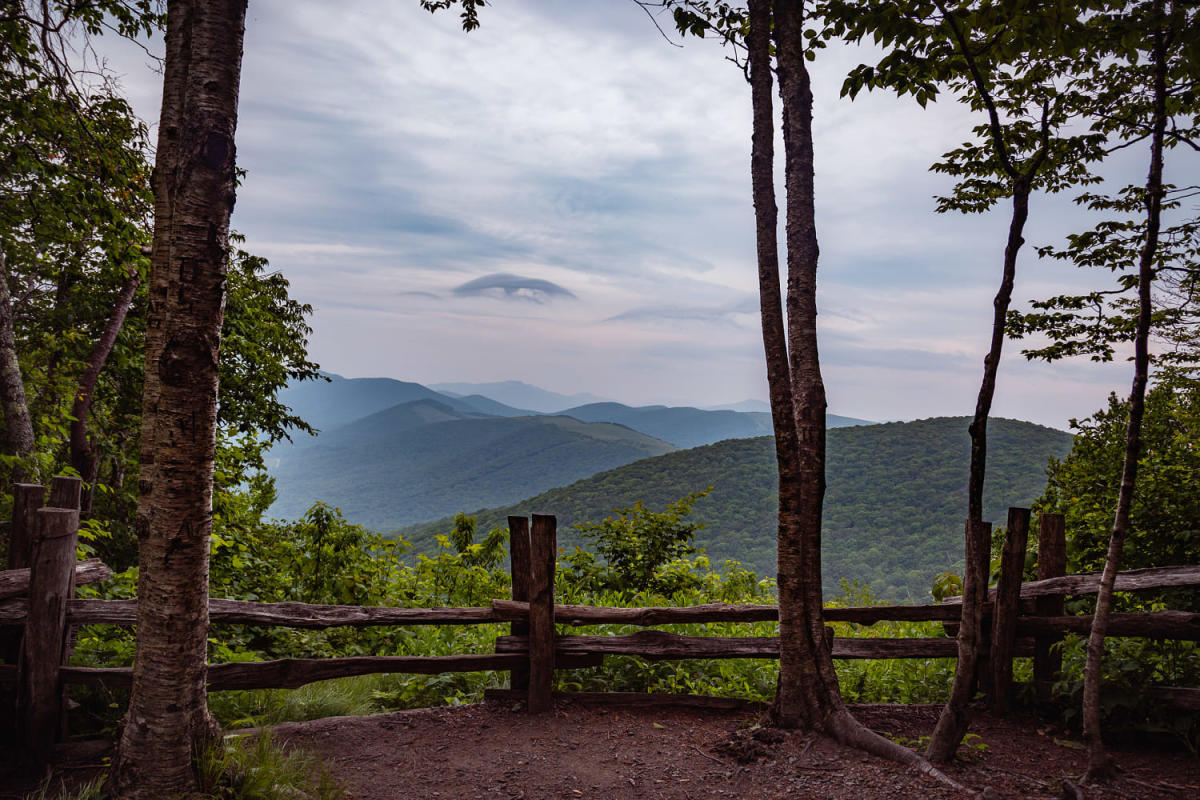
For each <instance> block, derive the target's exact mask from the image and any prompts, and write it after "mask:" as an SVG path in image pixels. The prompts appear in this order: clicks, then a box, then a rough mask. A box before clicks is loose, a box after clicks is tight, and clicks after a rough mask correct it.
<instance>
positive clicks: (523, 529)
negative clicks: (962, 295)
mask: <svg viewBox="0 0 1200 800" xmlns="http://www.w3.org/2000/svg"><path fill="white" fill-rule="evenodd" d="M508 556H509V562H510V564H511V574H512V599H513V600H518V601H523V602H526V603H528V602H529V600H530V597H529V583H530V577H531V575H530V562H529V520H528V519H527V518H526V517H509V518H508ZM510 632H511V634H512V635H513V636H528V635H529V620H528V618H527V619H526V620H525V621H524V622H514V623H512V630H511V631H510ZM509 675H510V677H509V682H508V685H509V688H511V689H516V690H517V691H528V690H529V667H528V666H527V665H522V666H520V667H513V669H512V671H511V672H510V673H509Z"/></svg>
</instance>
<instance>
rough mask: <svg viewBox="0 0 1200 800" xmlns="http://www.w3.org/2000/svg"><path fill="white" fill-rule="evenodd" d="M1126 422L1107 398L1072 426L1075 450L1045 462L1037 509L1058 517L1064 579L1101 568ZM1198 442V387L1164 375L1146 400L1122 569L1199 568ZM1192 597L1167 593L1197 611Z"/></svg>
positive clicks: (1120, 403)
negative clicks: (1063, 530)
mask: <svg viewBox="0 0 1200 800" xmlns="http://www.w3.org/2000/svg"><path fill="white" fill-rule="evenodd" d="M1127 417H1128V402H1127V401H1125V400H1119V399H1117V397H1116V395H1110V396H1109V400H1108V406H1107V407H1106V408H1103V409H1101V410H1100V411H1097V412H1096V413H1095V414H1093V415H1092V416H1091V417H1089V418H1087V419H1085V420H1082V421H1075V422H1072V427H1073V428H1074V430H1075V431H1076V437H1075V446H1074V447H1073V448H1072V450H1071V453H1070V455H1068V456H1067V457H1066V458H1065V459H1063V460H1061V461H1058V460H1054V461H1051V464H1050V469H1049V470H1048V475H1049V482H1048V484H1047V486H1046V491H1045V494H1044V495H1043V496H1042V497H1041V498H1040V499H1039V500H1038V503H1037V507H1038V508H1039V509H1041V510H1044V511H1053V512H1057V513H1060V514H1063V515H1064V516H1065V517H1066V523H1067V542H1068V549H1067V556H1068V571H1070V572H1094V571H1098V570H1100V569H1102V568H1103V566H1104V558H1105V553H1106V551H1107V548H1108V537H1109V532H1110V531H1111V529H1112V520H1113V510H1114V507H1115V502H1116V501H1115V499H1114V498H1116V496H1117V487H1118V485H1119V483H1120V480H1121V460H1122V457H1123V455H1124V448H1125V420H1126V418H1127ZM1198 440H1200V382H1198V381H1196V380H1195V379H1189V378H1186V377H1183V376H1179V375H1168V376H1166V377H1165V378H1164V379H1163V380H1160V381H1159V382H1158V383H1157V384H1156V385H1154V386H1153V387H1152V388H1151V389H1150V391H1149V392H1148V393H1147V395H1146V415H1145V418H1144V419H1143V422H1142V454H1141V459H1140V462H1139V466H1138V473H1139V474H1138V484H1137V487H1136V489H1135V492H1134V501H1133V509H1132V514H1131V530H1130V534H1129V536H1128V538H1127V539H1126V543H1125V550H1124V554H1123V555H1122V568H1123V569H1137V568H1141V567H1151V566H1168V565H1172V564H1195V563H1198V562H1200V496H1197V493H1196V491H1195V476H1196V475H1200V453H1197V450H1196V445H1195V443H1196V442H1197V441H1198ZM1197 594H1198V593H1197V592H1194V591H1192V592H1183V591H1178V590H1177V591H1175V592H1173V593H1172V595H1173V596H1174V598H1175V600H1176V601H1177V602H1179V603H1184V604H1186V606H1187V607H1191V608H1192V610H1200V597H1198V596H1197ZM1189 598H1190V599H1189ZM1173 607H1176V608H1184V607H1185V606H1183V605H1174V606H1173Z"/></svg>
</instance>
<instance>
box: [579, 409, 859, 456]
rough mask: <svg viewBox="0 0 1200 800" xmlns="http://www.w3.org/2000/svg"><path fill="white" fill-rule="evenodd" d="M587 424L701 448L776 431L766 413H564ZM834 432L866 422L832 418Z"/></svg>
mask: <svg viewBox="0 0 1200 800" xmlns="http://www.w3.org/2000/svg"><path fill="white" fill-rule="evenodd" d="M562 413H563V414H566V415H567V416H568V417H574V418H575V419H579V420H583V421H584V422H602V421H603V422H616V423H618V424H620V425H627V426H629V427H630V428H633V429H634V430H635V431H641V432H642V433H644V434H646V435H647V436H653V437H655V438H656V439H662V440H663V441H665V442H670V443H671V444H673V445H675V446H676V447H699V446H700V445H705V444H712V443H713V442H719V441H721V440H722V439H752V438H754V437H756V436H769V435H771V433H772V432H773V431H774V429H773V428H772V425H771V415H770V414H764V413H762V412H758V411H755V412H744V411H729V410H704V409H699V408H689V407H687V406H637V407H631V406H626V405H622V404H621V403H592V404H591V405H586V406H579V407H577V408H568V409H567V410H566V411H563V412H562ZM826 424H827V425H828V426H829V427H830V428H840V427H844V426H846V425H860V424H864V422H863V420H857V419H851V418H850V417H839V416H838V415H836V414H829V415H828V416H827V418H826Z"/></svg>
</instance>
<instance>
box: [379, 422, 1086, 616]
mask: <svg viewBox="0 0 1200 800" xmlns="http://www.w3.org/2000/svg"><path fill="white" fill-rule="evenodd" d="M966 429H967V420H966V419H964V418H961V417H950V418H939V419H927V420H919V421H916V422H893V423H887V424H884V425H866V426H856V427H846V428H835V429H831V430H830V431H829V463H828V468H827V469H828V472H827V474H828V481H829V485H828V489H827V493H826V504H825V522H824V529H825V530H824V547H823V568H824V583H825V587H824V588H825V592H826V594H827V595H829V596H832V595H834V594H836V593H837V592H838V591H839V583H840V580H841V579H843V578H845V579H849V580H852V581H859V582H861V583H864V584H867V585H869V586H870V587H871V589H872V590H874V592H875V593H876V595H878V596H879V597H881V598H885V599H890V600H898V601H899V600H916V601H921V600H928V599H929V588H930V585H931V582H932V579H933V577H934V576H935V575H936V574H938V573H940V572H943V571H946V570H951V569H960V568H961V563H962V544H961V537H962V517H963V507H964V503H965V492H966V483H965V480H966V479H965V465H966V463H967V458H968V452H969V446H970V443H969V441H968V438H967V430H966ZM1070 448H1071V436H1070V434H1067V433H1064V432H1062V431H1057V430H1054V429H1051V428H1045V427H1042V426H1040V425H1033V424H1030V423H1027V422H1018V421H1016V420H1005V419H998V420H994V421H993V423H992V458H991V459H990V461H989V464H988V489H987V491H988V494H987V506H986V508H987V513H988V515H989V517H988V518H989V519H992V520H996V521H998V523H1000V524H1003V522H1004V519H1005V514H1006V509H1007V508H1008V507H1009V506H1014V505H1015V506H1028V505H1030V504H1031V503H1032V502H1033V500H1034V499H1036V498H1037V497H1038V495H1039V494H1040V493H1041V492H1042V489H1043V487H1044V486H1045V484H1046V466H1047V464H1048V462H1049V460H1050V459H1051V458H1061V457H1063V456H1064V455H1066V453H1067V452H1068V451H1069V450H1070ZM707 487H712V491H711V492H709V494H708V495H707V496H706V497H704V498H702V499H700V500H698V501H697V503H696V505H695V512H694V518H695V519H696V520H697V521H699V522H701V523H703V524H704V526H705V527H704V528H703V529H701V530H700V531H699V532H698V533H697V535H696V541H697V543H698V544H699V545H700V546H702V547H704V548H705V549H706V550H707V552H708V555H709V557H710V558H712V559H713V560H714V562H716V563H718V564H719V563H720V562H722V561H723V560H725V559H734V560H736V561H739V562H741V563H742V564H744V565H746V566H747V567H748V568H750V569H753V570H754V571H755V572H757V573H758V574H759V575H774V573H775V531H774V519H775V513H776V506H777V503H778V499H777V497H778V495H777V489H776V473H775V463H774V453H773V449H772V446H771V440H770V439H768V438H759V439H736V440H730V441H725V442H719V443H717V444H713V445H708V446H706V447H697V448H694V449H691V450H681V451H677V452H674V453H668V454H666V455H663V456H659V457H657V458H650V459H646V460H644V461H638V462H636V463H633V464H629V465H627V466H624V467H620V468H618V469H615V470H611V471H609V472H605V473H601V474H599V475H596V476H594V477H591V478H588V479H585V480H581V481H577V482H576V483H573V484H571V485H569V486H564V487H561V488H558V489H552V490H550V491H548V492H544V493H542V494H539V495H537V496H535V497H531V498H529V499H527V500H523V501H521V502H520V503H515V504H513V505H511V506H507V507H504V508H499V509H487V510H481V511H476V512H472V513H474V514H475V515H477V516H478V519H479V525H480V527H481V528H482V529H484V530H487V529H489V528H492V527H497V526H504V525H505V524H506V523H505V518H506V517H507V516H508V515H509V514H528V513H530V512H534V511H538V512H545V513H553V514H556V515H558V517H559V520H560V525H561V526H562V528H563V535H562V541H564V542H565V543H567V544H568V546H570V545H576V544H580V543H581V540H580V538H579V536H578V533H575V532H572V531H571V529H570V527H569V526H571V525H573V524H575V523H578V522H584V521H595V520H599V519H601V518H603V517H605V516H607V515H608V514H610V513H611V512H612V511H613V510H614V509H617V508H620V507H627V506H631V505H633V504H634V503H636V502H638V501H642V502H644V503H645V504H646V505H647V506H648V507H651V508H662V507H664V506H666V504H668V503H670V502H673V501H675V500H677V499H679V498H681V497H683V496H684V495H686V494H688V493H691V492H697V491H701V490H703V489H705V488H707ZM450 525H451V523H450V521H449V520H439V521H437V522H432V523H426V524H422V525H416V526H412V527H410V528H407V529H404V530H402V531H400V532H399V533H400V535H402V536H403V537H404V538H405V539H407V540H409V541H412V542H413V543H414V545H416V547H417V549H418V551H428V550H429V549H430V548H431V547H432V546H433V543H434V539H433V537H434V536H435V535H436V534H441V533H445V532H446V531H447V530H449V528H450Z"/></svg>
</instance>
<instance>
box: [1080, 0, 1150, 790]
mask: <svg viewBox="0 0 1200 800" xmlns="http://www.w3.org/2000/svg"><path fill="white" fill-rule="evenodd" d="M1154 11H1155V16H1156V17H1158V19H1156V20H1155V25H1156V27H1155V29H1154V50H1153V55H1152V58H1153V62H1152V63H1153V65H1154V112H1153V113H1154V118H1153V128H1152V131H1153V133H1152V135H1151V138H1150V172H1149V174H1148V176H1147V178H1146V241H1145V242H1144V243H1143V245H1142V252H1141V254H1140V258H1139V259H1138V317H1137V331H1136V334H1135V338H1134V356H1133V386H1132V388H1131V389H1130V392H1129V419H1128V420H1127V421H1126V425H1125V457H1124V461H1123V463H1122V465H1121V488H1120V490H1119V491H1118V494H1117V511H1116V514H1115V516H1114V519H1113V527H1112V535H1111V536H1110V537H1109V540H1108V554H1107V556H1106V558H1105V561H1104V573H1103V574H1102V575H1101V576H1100V592H1099V594H1098V595H1097V596H1096V612H1095V614H1094V616H1093V617H1092V631H1091V634H1090V635H1089V636H1088V643H1087V662H1086V664H1085V666H1084V671H1083V738H1084V741H1085V742H1086V743H1087V749H1088V767H1087V773H1086V774H1085V775H1084V778H1083V783H1084V784H1088V783H1093V782H1096V781H1101V780H1105V779H1107V778H1110V777H1111V776H1112V774H1113V764H1112V759H1111V757H1110V756H1109V754H1108V751H1107V750H1106V748H1105V747H1104V740H1103V738H1102V737H1101V734H1100V681H1101V677H1102V675H1101V666H1102V662H1103V659H1104V636H1105V634H1106V633H1107V632H1108V619H1109V615H1110V613H1111V611H1112V596H1113V584H1114V583H1115V581H1116V578H1117V571H1118V570H1119V569H1120V568H1121V552H1122V549H1123V548H1124V546H1125V538H1126V536H1128V534H1129V515H1130V511H1131V510H1132V508H1133V490H1134V486H1135V485H1136V483H1137V470H1138V458H1139V457H1140V454H1141V449H1142V438H1141V437H1142V417H1143V415H1144V413H1145V410H1146V382H1147V380H1148V373H1149V366H1150V351H1149V340H1150V316H1151V312H1152V310H1153V309H1152V307H1151V294H1150V290H1151V287H1152V286H1153V283H1154V257H1155V254H1156V252H1157V250H1158V234H1159V226H1160V223H1161V217H1162V200H1163V137H1164V135H1165V132H1166V127H1167V110H1166V97H1167V56H1166V43H1165V35H1164V32H1163V25H1162V20H1161V16H1162V13H1163V6H1162V3H1161V2H1158V3H1155V4H1154Z"/></svg>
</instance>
